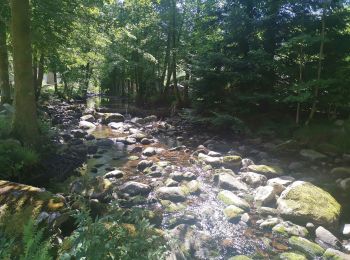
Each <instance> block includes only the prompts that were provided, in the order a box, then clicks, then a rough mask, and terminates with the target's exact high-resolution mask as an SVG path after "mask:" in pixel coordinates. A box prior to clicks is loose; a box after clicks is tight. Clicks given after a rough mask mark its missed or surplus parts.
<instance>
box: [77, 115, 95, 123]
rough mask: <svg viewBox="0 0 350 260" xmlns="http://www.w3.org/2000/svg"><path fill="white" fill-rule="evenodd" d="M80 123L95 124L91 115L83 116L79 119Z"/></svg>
mask: <svg viewBox="0 0 350 260" xmlns="http://www.w3.org/2000/svg"><path fill="white" fill-rule="evenodd" d="M80 121H87V122H90V123H94V122H96V119H95V117H94V116H93V115H85V116H82V117H80Z"/></svg>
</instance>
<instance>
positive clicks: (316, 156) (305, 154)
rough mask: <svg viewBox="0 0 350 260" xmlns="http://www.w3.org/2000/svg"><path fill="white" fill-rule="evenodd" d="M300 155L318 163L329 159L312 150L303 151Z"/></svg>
mask: <svg viewBox="0 0 350 260" xmlns="http://www.w3.org/2000/svg"><path fill="white" fill-rule="evenodd" d="M300 155H301V156H303V157H304V158H306V159H309V160H311V161H317V160H322V159H325V158H327V156H326V155H324V154H322V153H319V152H317V151H315V150H311V149H303V150H301V151H300Z"/></svg>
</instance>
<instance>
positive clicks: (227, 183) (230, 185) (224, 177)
mask: <svg viewBox="0 0 350 260" xmlns="http://www.w3.org/2000/svg"><path fill="white" fill-rule="evenodd" d="M219 186H220V187H221V188H223V189H227V190H244V191H247V190H248V186H247V185H246V184H245V183H244V182H241V181H240V180H238V179H237V178H235V177H233V176H232V175H231V174H227V173H223V174H220V175H219Z"/></svg>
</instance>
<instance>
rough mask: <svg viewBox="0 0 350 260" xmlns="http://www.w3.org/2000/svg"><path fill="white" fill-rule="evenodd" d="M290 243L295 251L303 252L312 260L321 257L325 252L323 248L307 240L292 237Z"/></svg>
mask: <svg viewBox="0 0 350 260" xmlns="http://www.w3.org/2000/svg"><path fill="white" fill-rule="evenodd" d="M288 242H289V245H290V246H291V247H292V248H293V249H295V250H298V251H300V252H303V253H304V254H306V255H307V256H309V257H311V259H317V257H321V256H322V255H323V253H324V252H325V250H324V249H323V248H322V247H320V246H319V245H317V244H315V243H313V242H311V241H309V240H307V239H306V238H302V237H297V236H292V237H291V238H290V239H289V240H288Z"/></svg>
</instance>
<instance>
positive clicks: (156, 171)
mask: <svg viewBox="0 0 350 260" xmlns="http://www.w3.org/2000/svg"><path fill="white" fill-rule="evenodd" d="M143 173H144V174H146V175H149V176H151V177H155V178H158V177H161V176H162V175H163V169H162V168H161V167H158V166H156V165H153V166H152V167H150V168H146V169H145V170H144V171H143Z"/></svg>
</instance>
